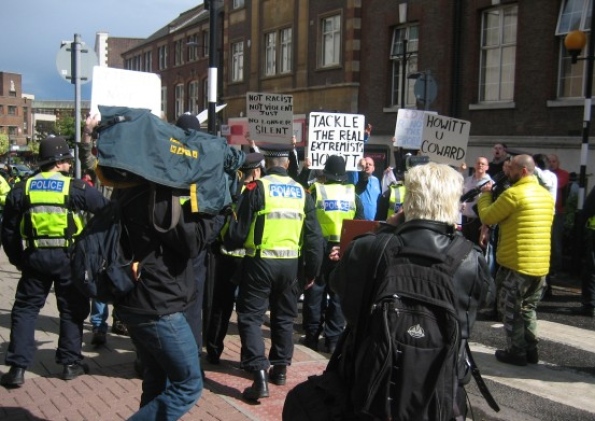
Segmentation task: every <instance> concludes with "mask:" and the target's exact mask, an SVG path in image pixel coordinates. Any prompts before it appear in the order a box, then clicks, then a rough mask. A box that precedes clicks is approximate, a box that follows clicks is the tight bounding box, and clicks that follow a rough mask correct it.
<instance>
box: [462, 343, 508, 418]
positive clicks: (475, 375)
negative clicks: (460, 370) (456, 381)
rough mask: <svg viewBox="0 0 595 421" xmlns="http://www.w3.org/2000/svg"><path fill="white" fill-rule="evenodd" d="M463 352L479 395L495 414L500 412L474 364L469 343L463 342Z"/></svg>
mask: <svg viewBox="0 0 595 421" xmlns="http://www.w3.org/2000/svg"><path fill="white" fill-rule="evenodd" d="M465 351H467V352H466V359H467V365H468V366H469V368H470V369H471V375H472V376H473V378H474V379H475V383H477V388H478V389H479V391H480V392H481V395H482V396H483V398H484V399H485V401H486V402H487V403H488V405H490V408H492V409H493V410H494V411H496V412H500V406H498V403H497V402H496V399H494V397H493V396H492V393H491V392H490V389H488V385H487V384H486V383H485V382H484V381H483V377H481V373H480V372H479V367H477V364H475V360H474V359H473V354H472V353H471V347H469V342H467V341H466V340H465Z"/></svg>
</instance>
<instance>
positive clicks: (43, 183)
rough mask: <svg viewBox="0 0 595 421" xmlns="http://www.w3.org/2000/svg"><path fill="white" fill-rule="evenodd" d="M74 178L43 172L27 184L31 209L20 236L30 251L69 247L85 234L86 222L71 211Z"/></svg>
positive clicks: (28, 202) (24, 216)
mask: <svg viewBox="0 0 595 421" xmlns="http://www.w3.org/2000/svg"><path fill="white" fill-rule="evenodd" d="M69 192H70V178H69V177H65V176H63V175H62V174H60V173H59V172H43V173H39V174H37V175H35V176H34V177H32V178H30V179H28V180H27V182H26V184H25V196H26V199H25V202H26V203H27V209H26V210H25V212H24V214H23V218H22V219H21V223H20V232H21V236H22V238H23V239H24V240H25V242H26V246H27V247H36V248H47V247H69V246H70V245H71V244H72V239H73V237H76V236H77V235H79V234H80V233H81V231H82V230H83V218H82V215H80V214H79V213H76V212H73V211H72V210H70V209H68V202H69V200H68V199H69Z"/></svg>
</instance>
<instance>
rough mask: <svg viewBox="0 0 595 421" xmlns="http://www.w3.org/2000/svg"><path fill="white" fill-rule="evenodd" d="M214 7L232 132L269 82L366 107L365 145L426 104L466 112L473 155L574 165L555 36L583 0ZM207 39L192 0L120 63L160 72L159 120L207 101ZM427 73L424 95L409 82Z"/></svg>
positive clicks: (575, 121) (309, 99)
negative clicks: (249, 99)
mask: <svg viewBox="0 0 595 421" xmlns="http://www.w3.org/2000/svg"><path fill="white" fill-rule="evenodd" d="M209 3H210V2H207V4H209ZM214 3H215V4H222V7H221V9H219V10H218V11H217V20H216V22H217V25H216V29H217V30H216V31H214V35H215V36H216V46H217V48H216V50H217V51H216V52H215V53H216V55H217V60H216V62H217V63H218V67H219V79H218V81H217V82H218V91H217V92H218V103H226V104H227V107H226V108H225V109H224V110H223V111H222V112H221V113H220V123H224V124H225V123H228V122H231V124H230V126H231V127H230V134H231V136H230V139H231V140H232V141H234V139H237V138H241V137H242V134H243V131H244V130H245V128H244V126H241V125H240V124H239V123H238V121H240V120H241V118H242V117H243V116H244V115H245V112H246V110H245V107H246V103H245V95H246V92H255V91H256V92H273V93H275V92H278V93H284V94H291V95H293V98H294V113H295V114H299V115H305V116H307V115H308V113H309V112H311V111H339V112H344V113H358V114H363V115H365V116H366V120H367V122H369V123H371V124H372V125H373V127H374V130H373V133H372V138H371V143H370V145H371V146H370V147H372V146H373V145H383V146H385V147H386V148H391V147H392V137H393V134H394V129H395V123H396V118H397V111H398V109H399V108H420V109H423V108H427V109H429V110H432V111H435V112H438V113H439V114H441V115H445V116H450V117H456V118H460V119H464V120H469V121H470V122H471V135H470V140H469V147H468V156H469V160H470V161H469V163H471V162H472V161H473V160H474V159H475V157H476V156H478V155H485V156H487V157H488V158H491V155H492V152H491V148H492V146H493V144H494V143H496V142H504V143H506V144H508V146H509V147H513V148H515V149H520V150H524V151H526V152H528V153H537V152H548V153H557V154H558V155H559V156H560V158H561V161H562V166H563V167H564V168H566V169H568V170H569V171H578V166H579V161H580V160H581V158H580V147H581V129H582V125H583V115H584V101H583V97H584V84H585V75H586V61H585V60H579V61H578V63H576V64H571V59H570V55H569V53H568V52H567V51H566V49H565V48H564V45H563V41H564V37H565V35H566V34H567V33H568V32H569V31H571V30H574V29H581V30H586V31H590V28H589V17H590V12H589V11H590V10H591V0H550V1H543V0H523V1H519V0H451V1H440V0H415V1H412V0H409V1H407V0H397V1H394V2H387V1H384V0H325V1H324V2H313V1H307V0H260V1H258V0H254V1H246V0H225V1H223V2H214ZM520 22H523V24H522V25H520ZM209 36H210V30H209V11H208V10H205V8H204V6H203V5H200V6H198V7H196V8H193V9H190V10H188V11H186V12H184V13H182V14H180V16H179V17H178V18H177V19H176V20H174V21H172V22H170V23H169V24H168V25H167V26H165V27H163V28H161V29H160V30H158V31H157V32H155V34H153V35H152V36H151V37H149V38H148V39H147V40H146V41H145V42H144V43H141V44H139V45H138V46H136V47H134V48H132V49H130V50H128V51H126V52H125V53H124V54H123V58H124V63H125V67H126V68H129V69H133V70H145V71H153V72H157V73H159V74H160V75H161V80H162V110H163V112H164V114H165V116H166V118H167V119H168V120H169V121H175V119H176V118H177V116H179V115H180V114H181V113H183V112H185V111H191V112H195V113H196V112H199V111H201V110H203V109H206V108H207V102H208V99H207V83H208V82H207V74H208V67H209V66H208V50H207V46H208V45H209V43H208V42H207V41H208V39H209ZM197 50H198V51H197ZM583 54H584V53H583ZM430 78H431V79H432V80H433V81H434V82H435V88H436V89H435V92H433V94H435V95H428V96H435V98H431V99H432V101H428V104H425V103H424V102H422V101H420V100H419V99H423V95H422V96H421V98H419V97H420V95H419V83H420V82H423V80H430ZM416 84H417V86H418V88H417V90H416V88H415V86H416ZM416 92H417V93H418V95H417V97H418V98H416ZM430 93H432V92H429V93H428V94H430ZM304 121H305V122H307V118H306V119H305V120H304ZM234 126H237V127H235V128H234ZM302 132H303V133H304V136H305V133H307V130H303V131H302ZM591 149H592V148H591ZM589 154H590V155H589V159H588V161H589V162H591V161H594V160H595V156H593V151H592V150H591V151H590V152H589ZM590 171H591V169H590Z"/></svg>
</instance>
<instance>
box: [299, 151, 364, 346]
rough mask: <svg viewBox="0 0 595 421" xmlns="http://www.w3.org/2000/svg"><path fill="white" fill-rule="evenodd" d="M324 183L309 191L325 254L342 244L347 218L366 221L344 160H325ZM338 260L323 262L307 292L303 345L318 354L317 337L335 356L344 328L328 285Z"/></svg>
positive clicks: (305, 297) (336, 297)
mask: <svg viewBox="0 0 595 421" xmlns="http://www.w3.org/2000/svg"><path fill="white" fill-rule="evenodd" d="M322 174H323V175H322V182H315V183H314V184H313V185H312V187H311V188H310V192H311V194H312V199H313V200H314V203H315V206H316V217H317V219H318V222H319V223H320V228H321V230H322V236H323V237H324V239H325V240H326V243H325V247H326V248H325V252H324V255H325V256H328V255H329V253H330V252H331V250H332V248H333V247H335V246H338V245H339V241H340V239H341V228H342V225H343V220H344V219H365V216H364V210H363V206H362V203H361V200H360V198H359V197H358V196H357V195H356V194H355V186H354V185H353V184H344V182H345V181H346V179H347V175H346V173H345V160H344V159H343V157H341V156H339V155H331V156H329V157H328V159H327V160H326V163H325V165H324V170H323V173H322ZM336 264H337V263H336V262H335V261H331V260H330V259H328V258H325V259H324V260H323V264H322V273H321V274H320V276H318V277H317V278H316V281H315V282H314V283H313V284H312V285H311V286H309V288H307V289H306V291H305V292H304V305H303V316H304V318H303V327H304V332H305V334H306V336H305V338H304V342H303V343H304V345H306V346H307V347H308V348H311V349H313V350H315V351H318V336H319V335H320V334H321V333H323V334H324V337H325V352H328V353H333V352H334V351H335V347H336V346H337V341H338V340H339V335H340V334H341V333H342V332H343V328H344V327H345V319H344V317H343V312H342V311H341V303H340V302H339V296H338V295H336V294H335V293H334V292H333V291H332V290H331V289H330V288H329V286H328V277H329V274H330V272H331V271H332V270H333V269H334V267H335V266H336Z"/></svg>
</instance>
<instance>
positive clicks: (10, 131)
mask: <svg viewBox="0 0 595 421" xmlns="http://www.w3.org/2000/svg"><path fill="white" fill-rule="evenodd" d="M22 86H23V85H22V78H21V75H20V74H18V73H8V72H0V134H4V135H7V136H8V140H9V143H10V144H11V145H15V146H22V145H27V143H28V142H29V141H30V140H31V137H32V133H33V125H32V120H31V103H32V99H31V97H30V96H28V95H23V90H22Z"/></svg>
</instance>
